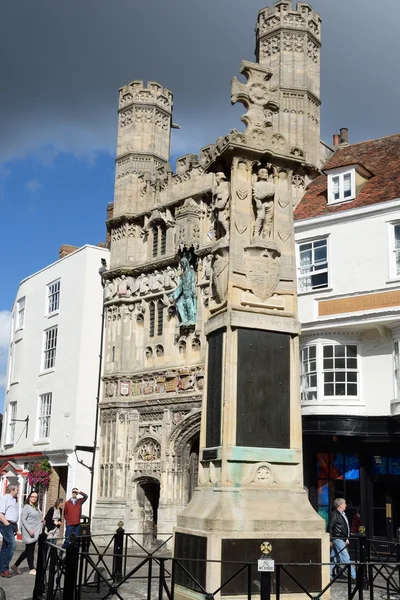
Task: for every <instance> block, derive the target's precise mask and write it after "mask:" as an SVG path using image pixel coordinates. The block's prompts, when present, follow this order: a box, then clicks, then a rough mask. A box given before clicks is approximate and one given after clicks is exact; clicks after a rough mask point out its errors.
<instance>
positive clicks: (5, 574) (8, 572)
mask: <svg viewBox="0 0 400 600" xmlns="http://www.w3.org/2000/svg"><path fill="white" fill-rule="evenodd" d="M0 575H1V576H2V577H12V574H11V573H10V571H2V572H1V573H0Z"/></svg>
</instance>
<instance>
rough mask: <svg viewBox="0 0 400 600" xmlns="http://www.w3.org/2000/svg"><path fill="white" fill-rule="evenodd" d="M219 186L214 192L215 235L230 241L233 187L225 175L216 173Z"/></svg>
mask: <svg viewBox="0 0 400 600" xmlns="http://www.w3.org/2000/svg"><path fill="white" fill-rule="evenodd" d="M215 180H216V182H217V185H216V187H215V189H214V191H213V200H212V210H213V215H214V220H215V225H214V227H215V234H216V237H217V239H220V238H222V237H226V239H227V240H228V239H229V204H230V197H231V185H230V183H229V182H228V181H227V180H226V177H225V173H221V172H220V173H216V174H215Z"/></svg>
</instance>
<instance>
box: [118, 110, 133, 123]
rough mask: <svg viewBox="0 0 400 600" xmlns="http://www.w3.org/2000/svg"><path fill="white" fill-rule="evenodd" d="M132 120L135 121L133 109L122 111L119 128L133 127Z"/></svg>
mask: <svg viewBox="0 0 400 600" xmlns="http://www.w3.org/2000/svg"><path fill="white" fill-rule="evenodd" d="M132 119H133V108H132V107H130V108H127V109H126V110H124V111H121V112H120V113H119V126H120V127H121V128H124V127H126V126H127V125H131V124H132Z"/></svg>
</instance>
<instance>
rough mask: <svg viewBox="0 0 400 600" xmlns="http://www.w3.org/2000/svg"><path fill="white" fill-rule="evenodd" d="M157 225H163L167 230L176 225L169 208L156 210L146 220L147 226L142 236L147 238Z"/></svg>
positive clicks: (143, 229)
mask: <svg viewBox="0 0 400 600" xmlns="http://www.w3.org/2000/svg"><path fill="white" fill-rule="evenodd" d="M157 223H163V224H164V225H165V227H166V228H168V227H172V226H173V225H174V224H175V219H174V217H173V216H172V213H171V211H170V209H169V208H156V209H154V210H153V211H152V212H151V214H150V216H149V217H146V219H145V225H144V227H143V228H142V230H141V236H142V237H146V236H147V234H148V232H149V230H150V227H152V226H153V225H155V224H157Z"/></svg>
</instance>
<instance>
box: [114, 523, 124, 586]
mask: <svg viewBox="0 0 400 600" xmlns="http://www.w3.org/2000/svg"><path fill="white" fill-rule="evenodd" d="M122 525H123V523H122V521H120V523H119V527H118V529H117V531H116V532H115V534H114V559H113V581H114V583H119V582H120V581H121V580H122V557H123V550H124V535H125V529H123V528H122Z"/></svg>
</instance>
